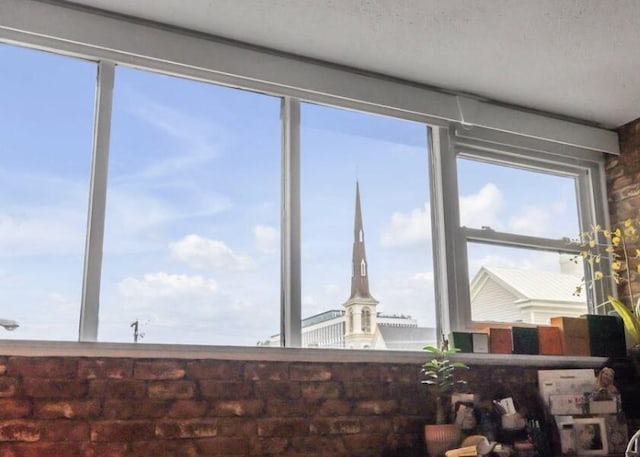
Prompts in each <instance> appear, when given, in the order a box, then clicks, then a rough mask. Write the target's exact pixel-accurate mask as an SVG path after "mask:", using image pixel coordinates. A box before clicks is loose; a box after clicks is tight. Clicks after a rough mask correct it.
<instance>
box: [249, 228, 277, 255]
mask: <svg viewBox="0 0 640 457" xmlns="http://www.w3.org/2000/svg"><path fill="white" fill-rule="evenodd" d="M253 235H254V238H255V242H256V246H257V247H258V250H260V252H263V253H265V254H274V253H276V252H278V244H279V240H280V236H279V235H280V234H279V233H278V230H277V229H276V228H274V227H270V226H267V225H256V226H255V227H254V228H253Z"/></svg>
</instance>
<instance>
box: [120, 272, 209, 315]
mask: <svg viewBox="0 0 640 457" xmlns="http://www.w3.org/2000/svg"><path fill="white" fill-rule="evenodd" d="M118 292H119V294H120V295H121V297H122V298H123V299H124V302H125V304H126V305H128V306H129V307H132V308H140V309H144V308H160V307H161V306H162V305H166V304H178V303H183V304H185V305H186V304H188V305H189V307H190V308H191V309H193V308H194V307H202V305H204V304H206V303H211V302H213V300H214V299H215V298H216V297H217V296H218V295H219V293H220V287H219V286H218V283H217V282H216V281H215V280H213V279H205V278H203V277H202V276H188V275H180V274H168V273H163V272H157V273H147V274H145V275H144V276H143V277H142V279H136V278H132V277H127V278H124V279H123V280H122V281H120V283H119V284H118Z"/></svg>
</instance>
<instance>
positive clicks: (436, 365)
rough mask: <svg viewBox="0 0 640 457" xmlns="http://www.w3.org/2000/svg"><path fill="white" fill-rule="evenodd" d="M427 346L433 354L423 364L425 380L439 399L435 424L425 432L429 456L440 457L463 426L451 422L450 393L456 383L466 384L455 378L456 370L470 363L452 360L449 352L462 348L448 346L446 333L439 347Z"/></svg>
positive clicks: (436, 398)
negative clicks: (449, 418) (449, 419)
mask: <svg viewBox="0 0 640 457" xmlns="http://www.w3.org/2000/svg"><path fill="white" fill-rule="evenodd" d="M424 350H425V351H427V352H429V353H431V355H432V356H433V358H432V359H431V360H429V361H428V362H426V363H425V364H424V365H422V373H423V375H424V377H425V379H424V380H423V381H422V383H423V384H427V385H429V386H431V388H430V389H429V390H430V391H431V392H432V393H433V395H434V396H435V400H436V424H432V425H425V428H424V436H425V442H426V445H427V452H428V453H429V456H430V457H440V456H442V455H444V453H445V452H446V451H447V450H449V449H453V448H454V447H456V446H457V445H458V443H459V441H460V428H459V427H458V426H457V425H456V424H452V423H448V422H449V421H448V417H449V415H450V412H451V394H452V393H453V392H454V390H455V388H456V386H458V385H463V384H466V381H464V380H461V379H457V378H456V376H455V375H456V372H457V371H458V370H465V369H468V368H469V367H468V366H467V365H465V364H464V363H462V362H453V361H451V360H450V356H451V355H452V354H455V353H456V352H459V350H458V349H456V348H449V344H448V341H447V340H446V339H445V338H444V336H443V337H442V343H441V346H440V348H437V347H435V346H426V347H425V348H424Z"/></svg>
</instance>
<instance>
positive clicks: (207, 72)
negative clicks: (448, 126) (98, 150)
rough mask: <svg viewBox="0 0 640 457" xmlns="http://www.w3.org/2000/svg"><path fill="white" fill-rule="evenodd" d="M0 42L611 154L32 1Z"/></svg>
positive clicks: (313, 67)
mask: <svg viewBox="0 0 640 457" xmlns="http://www.w3.org/2000/svg"><path fill="white" fill-rule="evenodd" d="M0 41H5V42H12V43H20V44H26V45H30V46H34V47H43V48H45V49H49V50H58V51H60V50H62V51H64V52H68V53H70V54H73V55H78V56H82V57H85V58H89V59H94V60H102V59H104V60H109V61H113V62H116V63H123V64H128V65H132V66H134V67H140V68H147V69H156V70H160V71H165V72H167V73H170V74H184V75H188V76H191V77H194V78H199V79H206V80H209V81H213V82H218V83H221V84H226V85H231V86H236V87H245V88H249V89H252V90H258V91H264V92H267V93H271V94H274V95H281V96H282V95H285V96H294V97H301V98H303V99H306V100H310V101H315V102H319V103H327V104H336V105H338V106H344V105H345V104H346V105H349V106H352V107H354V108H356V109H365V110H369V111H374V112H380V113H382V114H388V115H393V116H398V117H405V118H411V119H416V120H422V121H424V122H426V123H432V124H435V125H443V122H444V123H448V122H457V123H463V124H466V125H473V126H480V127H485V128H489V129H495V130H499V131H503V132H509V133H514V134H518V135H524V136H528V137H533V138H540V139H544V140H548V141H553V142H557V143H561V144H565V145H571V146H577V147H580V148H586V149H590V150H595V151H600V152H606V153H613V154H617V153H619V143H618V135H617V133H616V132H614V131H611V130H606V129H602V128H597V127H593V126H588V125H583V124H580V123H577V122H570V121H565V120H560V119H557V118H554V117H546V116H543V115H540V114H535V113H531V112H528V111H527V110H526V109H525V108H523V109H521V110H520V109H514V108H507V107H503V106H500V105H497V104H492V103H490V102H485V101H478V100H474V99H472V98H469V97H462V96H456V95H451V94H448V93H443V92H439V91H436V90H433V89H431V88H425V87H421V86H419V85H414V84H408V83H402V82H397V81H393V80H390V79H386V78H382V77H379V76H376V75H368V74H363V73H362V72H361V71H356V70H354V71H348V70H344V69H339V68H336V67H335V66H332V65H325V64H322V63H318V62H310V61H308V60H306V59H302V58H296V57H295V56H289V55H284V54H282V53H277V52H275V51H274V52H271V51H267V50H259V49H256V48H252V47H248V46H247V47H245V46H241V45H237V44H230V43H229V42H227V41H225V40H219V39H215V38H204V37H201V36H195V35H190V34H186V33H183V32H180V31H179V30H171V29H169V28H165V27H162V28H160V27H155V26H152V25H148V24H142V23H139V22H134V21H131V20H128V19H125V18H118V17H114V16H113V15H104V14H100V13H99V12H93V11H90V10H87V9H85V8H83V9H78V8H72V7H70V6H67V5H60V4H51V3H44V2H40V1H35V0H3V1H2V2H1V3H0Z"/></svg>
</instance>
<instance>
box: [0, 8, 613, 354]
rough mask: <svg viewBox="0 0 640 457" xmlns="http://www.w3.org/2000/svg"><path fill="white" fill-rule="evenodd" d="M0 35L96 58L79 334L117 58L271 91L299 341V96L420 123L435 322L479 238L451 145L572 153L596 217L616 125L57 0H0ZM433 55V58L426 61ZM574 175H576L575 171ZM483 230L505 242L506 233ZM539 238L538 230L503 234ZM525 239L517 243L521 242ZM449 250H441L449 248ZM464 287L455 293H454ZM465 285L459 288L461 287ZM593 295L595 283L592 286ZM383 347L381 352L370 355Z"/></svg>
mask: <svg viewBox="0 0 640 457" xmlns="http://www.w3.org/2000/svg"><path fill="white" fill-rule="evenodd" d="M0 42H4V43H8V44H16V45H20V46H26V47H32V48H36V49H43V50H47V51H52V52H55V53H59V54H63V55H69V56H73V57H79V58H84V59H88V60H92V61H95V62H98V66H99V77H98V80H97V99H96V115H95V116H96V121H95V134H94V148H93V154H94V157H93V168H92V183H91V186H92V187H91V202H90V205H89V217H88V231H87V243H86V258H85V274H84V283H83V294H82V305H81V308H82V311H81V319H80V331H79V340H80V341H87V342H91V341H96V338H97V329H98V314H99V303H98V299H99V287H100V268H101V255H102V254H101V253H102V239H101V238H102V230H103V225H104V198H105V195H106V173H107V163H108V149H109V136H110V132H109V126H110V112H111V93H112V90H113V72H114V67H115V65H117V64H122V65H127V66H131V67H134V68H138V69H142V70H149V71H155V72H161V73H166V74H169V75H175V76H179V77H184V78H190V79H195V80H201V81H207V82H211V83H216V84H220V85H226V86H231V87H237V88H243V89H248V90H252V91H257V92H262V93H266V94H270V95H275V96H278V97H281V98H282V100H283V101H282V135H283V142H282V144H283V149H282V167H283V171H282V176H283V184H282V224H281V227H282V229H281V230H282V250H281V252H282V284H283V287H282V292H281V297H282V298H281V318H280V319H281V334H282V335H283V338H282V340H283V344H284V345H286V346H288V347H297V346H299V345H300V341H301V339H300V333H301V330H300V312H301V310H300V306H301V305H300V189H299V186H300V183H299V179H300V171H299V154H300V150H299V148H300V145H299V115H300V113H299V111H300V102H301V101H304V102H313V103H319V104H325V105H329V106H335V107H339V108H343V109H354V110H359V111H363V112H368V113H373V114H381V115H385V116H391V117H395V118H400V119H406V120H412V121H417V122H420V123H423V124H425V125H426V126H428V127H429V128H430V132H431V134H430V135H429V141H430V148H429V150H430V153H431V162H430V170H429V173H430V185H431V195H432V202H431V205H432V228H433V243H434V273H435V277H436V302H437V304H438V306H437V307H436V321H437V324H436V326H437V330H438V331H439V332H441V331H448V330H450V329H451V328H461V327H465V326H468V325H469V322H468V317H467V314H468V311H465V306H466V307H467V308H468V306H469V305H468V302H469V300H468V277H467V276H468V273H466V271H467V268H466V253H465V252H464V250H465V249H464V246H465V243H466V240H467V239H472V238H473V237H476V238H483V239H484V238H487V237H488V234H486V233H476V232H473V231H471V230H470V229H462V228H461V227H460V226H459V210H458V206H457V205H458V201H457V185H456V167H455V158H456V153H457V151H462V150H466V149H467V148H470V149H472V150H473V151H476V150H477V151H484V152H486V153H497V152H499V153H501V154H507V155H509V156H510V157H511V158H513V160H525V159H527V158H528V159H530V160H533V159H535V160H542V161H547V163H558V164H565V165H570V164H574V163H579V164H580V167H582V169H583V172H584V175H585V176H584V177H581V178H580V180H581V182H582V181H585V182H584V183H583V184H581V185H580V189H579V198H580V221H581V224H584V225H583V226H589V225H590V224H591V223H595V222H600V223H603V224H606V223H607V222H608V220H607V206H606V196H605V185H604V170H603V162H604V154H606V153H610V154H618V153H619V144H618V137H617V134H616V133H615V132H613V131H610V130H605V129H601V128H597V127H593V126H589V125H583V124H580V123H577V122H574V121H572V120H564V119H558V118H551V117H546V116H543V115H540V114H539V113H532V112H528V111H526V110H522V109H515V108H508V107H504V106H501V105H497V104H492V103H489V102H485V101H478V100H475V99H471V98H469V97H465V96H462V95H453V94H451V93H444V92H440V91H437V90H434V89H432V88H427V87H422V86H420V85H417V84H407V83H406V82H404V81H397V80H393V79H391V78H386V77H380V76H378V75H372V74H366V73H363V72H361V71H359V72H356V71H351V70H349V69H347V68H338V67H336V66H333V65H328V64H324V63H322V62H314V61H310V60H303V59H300V58H297V57H295V56H290V55H286V54H282V53H276V52H272V51H264V50H260V49H256V48H252V47H249V46H242V45H240V44H231V43H229V42H227V41H225V40H220V39H217V38H215V37H210V36H204V35H201V34H195V33H187V32H184V31H180V30H177V29H176V30H174V29H171V28H170V27H162V28H161V27H157V26H154V25H152V24H146V23H144V22H143V21H132V20H129V19H126V18H121V17H117V16H115V15H103V14H101V13H99V12H97V11H91V10H89V9H86V8H82V7H73V6H71V5H69V4H55V3H50V2H39V1H36V0H3V2H2V3H0ZM434 64H437V63H434ZM581 176H582V175H581ZM489 238H491V239H490V240H486V241H492V242H498V243H508V242H509V241H510V240H509V239H507V237H506V234H499V233H492V234H490V236H489ZM511 241H513V242H517V243H523V242H525V241H526V242H530V243H531V244H532V245H542V244H544V243H547V241H546V240H545V241H543V240H539V239H531V240H528V241H527V240H523V239H517V240H511ZM525 244H526V243H525ZM451 253H452V255H451ZM465 291H466V292H465ZM465 294H466V295H465ZM598 294H599V297H601V296H602V294H603V292H602V291H598ZM382 357H384V356H382Z"/></svg>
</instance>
